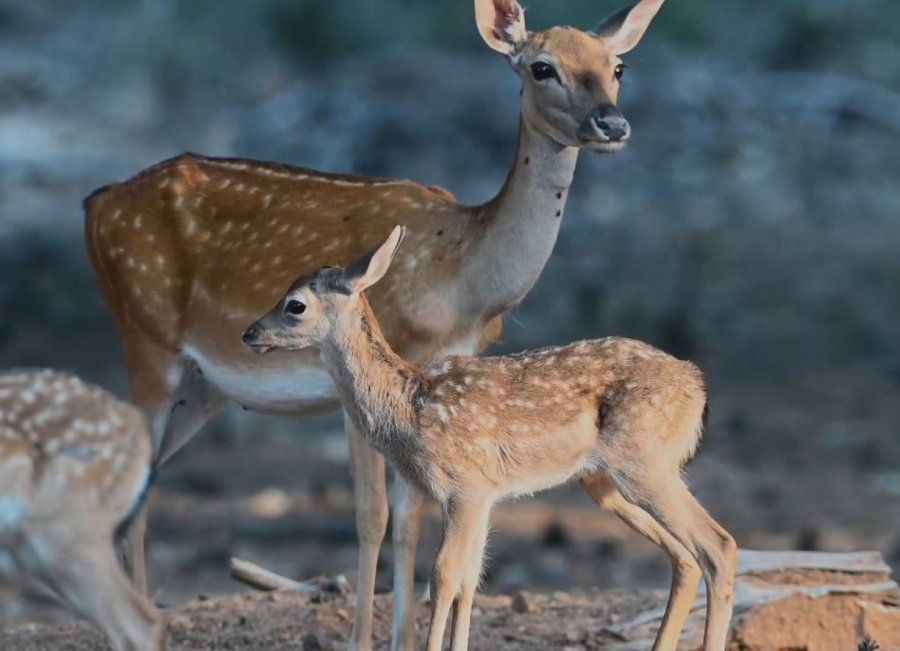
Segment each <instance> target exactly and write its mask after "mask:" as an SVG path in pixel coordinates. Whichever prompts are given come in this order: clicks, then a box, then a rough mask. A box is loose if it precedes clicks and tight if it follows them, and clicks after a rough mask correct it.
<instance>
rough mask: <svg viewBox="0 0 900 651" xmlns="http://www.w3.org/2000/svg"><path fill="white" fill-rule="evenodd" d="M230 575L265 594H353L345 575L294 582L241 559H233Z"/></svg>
mask: <svg viewBox="0 0 900 651" xmlns="http://www.w3.org/2000/svg"><path fill="white" fill-rule="evenodd" d="M230 573H231V578H233V579H234V580H235V581H239V582H241V583H243V584H245V585H248V586H250V587H251V588H254V589H255V590H263V591H265V592H272V591H273V590H284V591H287V592H298V593H300V594H308V595H317V594H321V593H323V592H332V593H336V594H340V595H347V594H350V593H352V592H353V588H352V587H351V585H350V582H349V581H347V577H345V576H344V575H343V574H339V575H338V576H336V577H334V578H332V579H329V578H327V577H320V578H317V579H313V580H311V581H306V582H301V581H294V580H293V579H289V578H287V577H285V576H281V575H280V574H276V573H275V572H272V571H270V570H267V569H265V568H264V567H260V566H259V565H256V564H255V563H251V562H250V561H245V560H243V559H240V558H232V559H231V564H230Z"/></svg>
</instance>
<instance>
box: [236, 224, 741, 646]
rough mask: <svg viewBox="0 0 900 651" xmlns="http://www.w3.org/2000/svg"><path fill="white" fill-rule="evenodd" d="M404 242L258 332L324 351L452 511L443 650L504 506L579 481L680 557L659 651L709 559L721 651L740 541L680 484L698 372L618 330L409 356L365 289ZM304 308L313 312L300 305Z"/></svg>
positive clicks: (364, 424)
mask: <svg viewBox="0 0 900 651" xmlns="http://www.w3.org/2000/svg"><path fill="white" fill-rule="evenodd" d="M401 238H402V229H400V228H398V229H395V231H394V233H393V234H392V235H391V237H390V238H389V239H388V240H387V242H385V244H384V245H383V246H382V247H380V248H379V249H378V250H376V251H375V252H373V253H372V254H367V255H366V256H364V257H363V258H362V259H361V260H360V261H357V262H354V263H353V265H352V266H351V267H350V268H348V270H347V272H343V271H342V270H340V269H326V270H323V271H321V272H320V273H319V274H317V275H316V276H313V277H312V278H307V279H304V280H301V281H300V282H299V283H297V284H296V285H295V286H293V287H292V288H291V290H290V291H289V292H288V293H287V294H286V295H285V297H284V298H283V299H282V301H281V302H279V304H278V306H276V308H275V309H274V310H272V311H271V312H269V313H268V314H267V315H266V316H265V317H263V318H262V319H261V320H260V321H258V322H257V323H256V324H254V325H253V326H252V327H251V328H250V329H248V331H247V333H246V334H245V337H244V339H245V342H246V343H247V344H248V345H249V346H251V347H253V348H255V349H256V350H257V351H259V352H268V351H271V350H282V351H284V350H288V351H289V350H297V349H302V348H305V347H309V346H316V347H318V348H319V349H320V350H321V351H322V352H321V354H322V359H323V361H324V362H325V365H326V367H327V368H328V370H329V372H330V373H331V375H332V377H333V378H334V380H335V383H336V385H337V387H338V392H339V394H340V396H341V399H342V401H343V403H344V408H345V409H346V411H347V413H348V414H349V415H350V418H351V419H353V422H354V424H355V425H356V427H357V429H358V430H359V431H361V432H362V433H363V435H364V436H365V437H366V440H368V442H369V443H370V444H371V445H373V446H374V447H375V448H377V449H378V450H380V451H381V452H382V453H383V454H384V455H385V456H386V457H387V458H388V459H389V460H390V461H391V462H392V463H393V464H394V465H395V466H396V468H397V469H398V471H399V472H400V473H401V474H402V475H403V476H404V477H405V479H406V480H407V481H408V482H410V483H411V484H413V485H414V486H417V487H418V488H420V489H421V490H422V491H424V492H426V493H428V494H429V495H431V496H432V497H434V498H435V499H437V500H438V501H439V502H440V503H441V505H442V506H443V507H444V513H445V530H444V538H443V542H442V545H441V550H440V552H439V554H438V560H437V561H436V564H435V569H434V573H433V578H432V581H433V585H432V588H433V602H432V627H431V630H430V633H429V643H428V649H429V651H439V650H440V649H441V645H442V640H443V632H444V625H445V621H446V617H447V614H448V613H449V609H450V604H451V603H453V602H457V601H458V600H462V603H465V604H467V606H466V608H470V607H471V600H472V593H473V592H474V589H475V583H477V577H478V576H479V575H480V571H481V567H480V558H481V555H482V552H483V548H484V542H485V541H484V537H485V536H486V528H487V522H488V517H489V515H488V514H489V511H490V508H491V506H492V505H493V504H494V503H495V502H496V501H498V500H500V499H504V498H507V497H514V496H518V495H523V494H530V493H533V492H535V491H538V490H543V489H546V488H551V487H553V486H556V485H559V484H562V483H565V482H568V481H572V480H580V481H581V482H582V483H583V484H584V486H585V489H586V490H587V491H588V492H589V494H590V495H591V496H592V498H594V499H595V500H596V501H597V502H598V503H600V504H602V505H604V506H607V507H608V508H610V509H612V510H613V511H615V512H616V513H617V514H619V515H620V516H621V517H622V518H623V519H624V520H625V521H626V522H628V523H629V524H630V525H631V526H633V527H634V528H635V529H637V530H638V531H640V532H641V533H643V534H644V535H646V536H647V537H648V538H650V539H651V540H653V541H654V542H656V543H657V544H659V545H660V546H662V547H663V548H664V549H666V551H667V552H668V553H669V555H670V556H671V558H672V562H673V570H674V577H673V589H672V596H671V598H670V603H669V611H670V613H671V614H669V615H667V616H666V618H665V620H664V623H663V626H662V628H661V631H660V634H659V637H658V638H657V643H656V645H655V648H656V649H674V648H675V644H676V643H677V639H678V633H679V632H680V630H681V627H682V626H683V623H684V618H685V617H686V616H687V613H688V610H689V607H690V603H691V602H692V600H693V593H694V590H695V589H696V582H697V580H699V576H700V569H699V568H702V570H703V573H704V574H705V576H706V580H707V584H708V585H709V595H710V597H709V598H710V608H709V615H708V619H707V638H706V642H705V644H704V649H705V650H706V651H722V650H723V649H724V645H725V636H726V634H727V630H728V622H729V620H730V609H731V591H732V582H733V571H734V556H735V552H736V548H735V544H734V540H733V539H732V538H731V536H730V535H729V534H728V533H727V532H725V530H724V529H722V528H721V527H720V526H719V525H718V524H716V523H715V522H714V521H713V520H712V518H711V517H710V516H709V515H708V514H707V513H706V512H705V511H704V510H703V508H702V507H701V506H700V505H699V503H697V501H696V500H695V499H694V498H693V497H692V496H691V495H690V493H689V492H688V489H687V487H686V486H685V484H684V483H683V481H682V479H681V468H682V465H683V464H684V462H685V461H686V460H687V459H688V458H689V457H690V456H692V455H693V453H694V451H695V449H696V446H697V443H698V441H699V438H700V433H701V429H702V419H703V414H704V411H705V407H706V391H705V388H704V382H703V377H702V375H701V373H700V371H699V370H698V369H697V368H696V367H695V366H694V365H693V364H691V363H689V362H683V361H680V360H677V359H675V358H673V357H671V356H669V355H667V354H665V353H663V352H661V351H659V350H656V349H654V348H652V347H651V346H648V345H647V344H643V343H641V342H637V341H632V340H628V339H621V338H616V337H610V338H606V339H600V340H595V341H583V342H580V343H577V344H571V345H568V346H560V347H555V348H547V349H543V350H539V351H533V352H528V353H522V354H519V355H512V356H506V357H487V358H477V357H463V356H455V357H448V358H446V359H444V360H442V361H439V362H434V363H432V364H429V365H426V366H415V365H413V364H410V363H408V362H405V361H404V360H403V359H402V358H401V357H400V356H399V355H397V354H396V353H394V352H393V351H392V350H391V349H390V346H389V345H388V343H387V341H386V340H385V339H384V336H383V334H382V332H381V330H380V329H379V327H378V323H377V321H376V319H375V316H374V314H373V313H372V311H371V308H370V307H369V303H368V301H367V299H366V297H365V295H364V294H363V293H362V292H363V290H365V289H366V288H367V287H368V286H370V285H372V284H374V283H376V282H377V281H378V280H379V279H380V278H381V277H382V276H383V275H384V274H385V273H386V272H387V266H388V264H389V261H390V259H391V257H392V255H393V253H394V251H395V250H396V248H397V246H398V244H399V241H400V239H401ZM365 265H368V270H366V269H365V268H364V267H365ZM347 288H350V291H349V292H348V291H347ZM298 303H300V304H302V305H304V306H305V310H304V311H303V312H302V313H300V314H293V313H291V312H289V310H288V309H287V308H288V306H289V305H296V304H298ZM472 559H475V560H472ZM691 582H693V583H691ZM468 617H469V612H468V611H467V610H465V608H463V607H460V606H459V604H458V603H457V608H456V609H455V611H454V625H453V628H454V635H453V639H454V642H453V649H454V651H462V650H464V649H465V648H466V638H467V637H468Z"/></svg>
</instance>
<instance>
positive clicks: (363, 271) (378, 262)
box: [344, 226, 406, 294]
mask: <svg viewBox="0 0 900 651" xmlns="http://www.w3.org/2000/svg"><path fill="white" fill-rule="evenodd" d="M404 235H406V227H404V226H395V227H394V230H393V231H391V234H390V235H389V236H388V238H387V239H386V240H385V241H384V243H383V244H380V245H379V246H377V247H375V248H374V249H372V250H371V251H369V252H368V253H366V254H364V255H363V256H362V257H360V258H357V259H356V260H354V261H353V262H351V263H350V264H348V265H347V268H346V269H344V282H345V283H346V284H347V289H349V290H350V292H351V293H353V294H359V293H360V292H363V291H365V290H367V289H368V288H369V287H371V286H372V285H374V284H375V283H377V282H378V281H379V280H381V279H382V278H383V277H384V274H386V273H387V270H388V267H390V266H391V260H393V259H394V254H395V253H397V249H398V248H399V247H400V242H402V241H403V236H404Z"/></svg>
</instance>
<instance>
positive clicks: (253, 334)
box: [241, 321, 262, 346]
mask: <svg viewBox="0 0 900 651" xmlns="http://www.w3.org/2000/svg"><path fill="white" fill-rule="evenodd" d="M261 331H262V326H261V325H259V322H258V321H257V322H256V323H253V324H251V325H250V327H249V328H247V329H246V330H244V334H243V335H242V336H241V341H243V342H244V343H245V344H246V345H248V346H250V345H252V344H253V343H254V342H256V338H257V337H259V333H260V332H261Z"/></svg>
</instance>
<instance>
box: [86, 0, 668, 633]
mask: <svg viewBox="0 0 900 651" xmlns="http://www.w3.org/2000/svg"><path fill="white" fill-rule="evenodd" d="M662 2H663V0H640V2H638V3H636V4H635V5H633V6H631V7H629V8H627V9H623V10H621V11H619V12H617V13H615V14H613V15H612V16H611V17H610V18H609V19H607V20H606V21H604V22H603V23H601V24H600V26H599V27H598V28H597V29H596V30H594V31H593V32H586V31H581V30H578V29H573V28H571V27H554V28H551V29H548V30H546V31H542V32H528V31H526V29H525V21H524V15H523V10H522V8H521V7H520V6H519V5H518V4H517V3H516V2H515V0H476V2H475V13H476V22H477V24H478V29H479V32H480V33H481V35H482V37H483V38H484V40H485V41H486V42H487V44H488V45H489V46H490V47H492V48H493V49H495V50H497V51H498V52H500V53H501V54H503V55H504V56H505V57H506V59H507V60H508V62H509V64H510V65H511V67H512V68H513V70H514V71H515V72H516V73H517V74H518V75H519V77H520V79H521V82H522V89H523V90H522V107H521V119H520V121H519V144H518V151H517V153H516V157H515V161H514V163H513V166H512V169H511V171H510V173H509V176H508V178H507V180H506V182H505V183H504V185H503V187H502V188H501V190H500V192H499V193H498V194H497V196H496V197H494V198H493V199H491V200H490V201H488V202H487V203H485V204H483V205H480V206H463V205H460V204H459V203H457V202H456V201H455V200H454V198H453V196H452V195H450V194H449V193H448V192H446V191H444V190H441V189H437V188H431V187H425V186H422V185H419V184H417V183H413V182H411V181H399V180H385V179H373V178H362V177H357V176H343V175H336V174H326V173H322V172H316V171H312V170H307V169H301V168H296V167H289V166H286V165H279V164H273V163H262V162H256V161H249V160H235V159H221V158H219V159H217V158H205V157H201V156H197V155H193V154H185V155H182V156H178V157H176V158H174V159H171V160H168V161H165V162H163V163H160V164H159V165H156V166H154V167H151V168H149V169H147V170H145V171H143V172H141V173H140V174H138V175H137V176H135V177H134V178H132V179H130V180H128V181H126V182H124V183H119V184H115V185H112V186H109V187H106V188H103V189H101V190H98V191H97V192H95V193H94V194H92V195H91V196H90V197H89V198H88V199H87V201H86V203H85V207H86V213H87V218H86V233H85V236H86V240H87V247H88V251H89V254H90V259H91V263H92V266H93V269H94V272H95V275H96V276H97V279H98V281H99V284H100V286H101V288H102V291H103V293H104V295H105V298H106V302H107V305H108V306H109V309H110V311H111V312H112V314H113V317H114V319H115V323H116V327H117V330H118V333H119V338H120V340H121V342H122V346H123V348H124V354H125V363H126V365H127V370H128V375H129V379H130V383H131V389H132V397H133V400H134V401H135V402H136V403H137V404H138V405H140V407H141V408H142V409H144V411H145V412H146V413H147V414H148V416H149V418H150V420H151V423H152V427H153V432H154V440H155V444H156V447H157V450H158V456H159V460H160V461H165V460H166V459H167V458H168V457H170V456H171V455H172V454H173V453H174V452H175V451H176V450H178V449H179V448H180V447H181V446H182V445H184V443H185V442H186V441H187V440H188V439H189V438H190V437H191V436H193V434H194V433H195V432H196V431H197V430H198V429H199V428H200V427H201V426H202V425H203V423H205V422H206V421H207V419H209V417H210V416H211V415H212V414H213V413H215V412H216V411H217V410H218V409H220V407H221V406H222V405H223V404H224V403H225V402H226V401H227V400H233V401H235V402H237V403H240V404H242V405H244V406H245V407H247V408H249V409H253V410H257V411H261V412H267V413H284V414H294V415H306V414H311V413H314V412H319V411H324V410H331V409H336V408H338V406H339V401H338V399H337V394H336V393H335V389H334V385H333V383H332V381H331V379H330V378H329V376H328V373H327V372H326V371H325V370H324V368H323V367H322V365H321V363H320V361H319V359H318V356H317V355H316V354H315V353H314V352H311V351H302V352H297V353H294V354H291V355H283V356H272V357H258V356H252V355H250V354H249V352H248V351H247V350H246V349H245V348H244V347H243V346H242V345H241V341H240V336H241V333H242V331H243V329H244V328H245V327H246V325H247V324H248V323H249V322H250V321H252V320H253V319H254V318H255V317H256V316H258V314H259V313H260V312H262V311H263V310H264V309H266V308H267V307H268V306H270V305H271V304H272V303H274V301H275V300H276V299H277V298H278V296H279V293H280V292H282V291H283V290H284V288H286V287H287V286H288V285H290V283H291V282H292V280H293V279H294V278H295V277H297V275H299V274H301V273H303V272H305V271H309V270H312V269H316V268H318V267H321V266H322V265H325V264H343V263H346V262H347V261H348V260H351V259H353V258H355V257H356V256H358V255H359V254H361V253H362V252H363V251H365V250H367V249H368V248H370V247H372V246H373V245H374V244H375V243H377V242H380V241H381V240H383V238H384V237H385V236H386V235H387V233H388V232H389V231H390V229H391V227H392V226H393V225H394V224H396V223H400V224H403V225H405V226H406V227H407V229H408V231H409V236H408V245H407V246H406V247H405V248H404V252H402V253H401V254H400V258H399V259H398V261H397V263H396V264H395V265H394V267H393V269H392V271H391V273H390V274H389V275H388V277H387V278H386V279H385V281H384V282H382V283H379V284H378V286H376V287H374V288H373V290H372V295H371V299H372V304H373V305H374V307H375V311H376V313H377V314H378V316H379V318H380V319H381V324H382V327H383V329H384V332H385V336H386V337H387V339H388V341H389V342H390V343H391V345H392V346H393V347H394V349H395V350H396V351H397V352H398V353H399V354H400V355H402V356H403V357H404V358H405V359H407V360H410V361H414V362H425V361H428V360H433V359H437V358H439V357H441V356H443V355H446V354H448V353H454V352H456V353H468V354H476V353H478V352H480V351H481V350H483V349H484V348H485V347H486V346H487V345H488V344H489V343H490V342H491V341H493V340H494V339H495V338H496V337H497V336H498V334H499V332H500V315H502V314H503V312H504V311H506V310H507V309H509V308H510V307H511V306H513V305H515V304H516V303H518V302H519V301H520V300H521V299H522V298H523V297H524V296H525V294H526V293H527V292H528V291H529V290H530V289H531V287H532V286H533V284H534V283H535V281H536V280H537V278H538V276H539V275H540V273H541V270H542V269H543V268H544V265H545V263H546V262H547V259H548V258H549V256H550V253H551V251H552V249H553V246H554V243H555V242H556V237H557V233H558V231H559V226H560V220H561V217H562V213H563V208H564V206H565V202H566V198H567V196H568V190H569V185H570V183H571V181H572V175H573V173H574V170H575V164H576V161H577V158H578V152H579V150H580V149H582V148H584V149H588V150H590V151H596V152H607V153H611V152H615V151H618V150H619V149H621V148H622V147H623V146H624V145H625V142H626V141H627V140H628V138H629V136H630V127H629V125H628V123H627V122H626V120H625V118H623V117H622V115H621V113H620V112H619V111H618V109H617V108H616V100H617V97H618V94H619V81H620V78H621V77H622V74H623V71H624V65H623V63H622V61H621V59H620V58H619V56H620V55H622V54H624V53H625V52H628V51H629V50H631V49H632V48H633V47H634V46H635V45H637V43H638V41H639V40H640V39H641V37H642V36H643V34H644V31H645V30H646V28H647V26H648V25H649V23H650V21H651V19H652V18H653V16H654V15H655V14H656V12H657V11H658V10H659V8H660V6H661V5H662ZM345 420H346V419H345ZM347 430H348V435H349V439H350V451H351V457H352V466H353V477H354V488H355V493H356V502H357V529H358V533H359V542H360V547H359V579H358V586H357V589H358V593H357V594H358V596H357V608H356V614H355V621H354V628H353V636H352V640H351V645H350V646H351V648H352V649H364V650H368V649H370V648H371V635H372V596H373V591H374V584H375V565H376V560H377V554H378V549H379V546H380V544H381V541H382V538H383V536H384V532H385V528H386V523H387V515H388V512H387V499H386V491H385V477H384V461H383V459H382V458H381V456H380V455H379V454H378V453H377V452H376V451H374V450H373V449H372V448H371V447H370V446H369V445H368V444H366V443H365V441H364V439H363V438H362V437H361V435H360V434H359V432H357V431H356V430H355V428H354V427H353V425H352V423H350V422H347ZM422 504H423V498H422V497H421V495H420V494H419V493H418V492H417V491H415V490H414V489H411V488H409V487H408V486H407V485H406V484H404V483H403V482H399V486H398V489H397V491H396V493H395V512H394V522H395V525H394V545H395V550H396V555H395V557H396V559H397V561H396V569H395V576H394V586H395V597H396V600H395V612H394V641H393V644H394V647H393V648H395V649H397V648H402V649H411V648H412V647H413V643H414V637H413V634H414V631H413V619H412V610H411V608H410V604H411V600H412V591H413V573H412V568H413V561H414V553H415V548H416V545H417V543H418V537H419V520H420V516H421V511H422ZM142 529H143V527H136V528H135V530H134V531H135V535H134V537H133V546H132V548H131V550H132V558H131V564H132V568H133V569H132V572H133V574H134V575H135V579H136V582H137V583H138V584H139V585H141V586H145V583H144V582H145V578H144V571H143V550H142V536H143V532H142Z"/></svg>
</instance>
